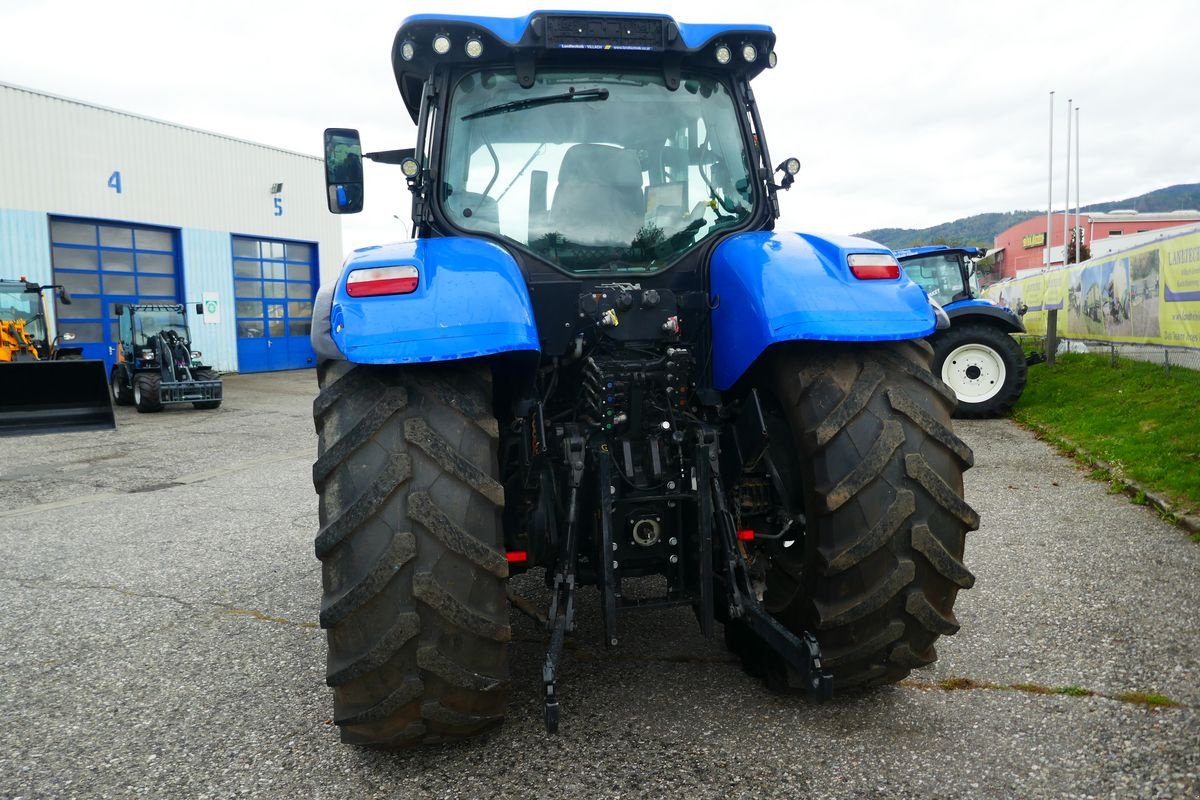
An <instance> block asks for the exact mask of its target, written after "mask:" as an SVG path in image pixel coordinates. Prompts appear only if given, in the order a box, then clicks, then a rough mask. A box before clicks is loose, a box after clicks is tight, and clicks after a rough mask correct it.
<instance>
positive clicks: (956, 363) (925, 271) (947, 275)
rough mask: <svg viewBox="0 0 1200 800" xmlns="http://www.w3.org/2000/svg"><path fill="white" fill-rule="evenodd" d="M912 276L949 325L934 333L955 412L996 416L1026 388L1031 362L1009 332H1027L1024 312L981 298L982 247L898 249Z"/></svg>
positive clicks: (936, 364) (936, 360) (937, 364)
mask: <svg viewBox="0 0 1200 800" xmlns="http://www.w3.org/2000/svg"><path fill="white" fill-rule="evenodd" d="M895 253H896V258H898V259H899V260H900V264H901V266H903V267H904V271H905V272H906V273H908V277H910V278H912V279H913V280H914V281H916V282H917V283H919V284H921V286H922V287H924V289H925V291H926V292H928V293H929V298H930V299H931V300H933V301H934V302H935V303H938V304H939V305H941V306H942V307H943V308H944V309H945V311H946V314H947V316H948V317H949V318H950V327H949V328H947V329H945V330H940V331H937V332H935V333H934V334H933V335H932V336H930V337H929V344H930V345H931V346H932V347H933V373H934V374H935V375H939V376H941V379H942V380H943V381H945V383H946V385H947V386H949V387H950V388H951V389H953V390H954V393H955V395H957V396H958V409H957V411H956V412H955V416H958V417H962V418H966V419H977V418H981V417H996V416H1000V415H1002V414H1004V413H1006V412H1007V411H1008V410H1009V409H1011V408H1012V407H1013V405H1014V404H1016V402H1017V400H1019V399H1020V397H1021V392H1023V391H1024V390H1025V381H1026V378H1027V376H1028V372H1029V370H1028V361H1027V359H1026V357H1025V354H1024V353H1023V352H1022V351H1021V346H1020V345H1019V344H1018V343H1017V340H1016V339H1014V338H1013V337H1012V336H1011V335H1010V334H1013V333H1024V332H1025V323H1024V322H1022V321H1021V314H1023V313H1024V309H1023V308H1022V309H1021V314H1018V313H1014V312H1013V311H1011V310H1009V309H1007V308H1003V307H1001V306H998V305H996V304H995V303H993V302H992V301H991V300H987V299H984V298H982V297H980V291H979V285H978V283H977V281H976V274H975V270H974V262H975V260H976V259H979V258H983V257H984V256H985V255H987V251H986V250H982V249H980V248H977V247H947V246H945V245H929V246H927V247H909V248H905V249H901V250H896V251H895Z"/></svg>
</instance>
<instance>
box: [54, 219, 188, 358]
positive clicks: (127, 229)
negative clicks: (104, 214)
mask: <svg viewBox="0 0 1200 800" xmlns="http://www.w3.org/2000/svg"><path fill="white" fill-rule="evenodd" d="M50 250H51V252H50V256H51V261H52V263H53V266H54V281H55V283H61V284H62V285H63V286H65V287H66V289H67V291H68V292H70V293H71V297H72V299H73V302H72V303H71V304H70V305H65V304H59V306H58V332H59V333H73V334H75V337H76V342H77V343H79V344H82V345H84V347H85V354H87V355H89V357H93V358H104V359H105V360H106V361H111V360H112V357H113V355H114V353H115V346H116V342H117V339H118V336H117V320H116V315H115V314H114V313H113V305H114V304H115V303H135V302H137V303H176V302H179V300H178V298H179V276H178V247H177V246H176V236H175V231H172V230H168V229H165V228H151V227H146V226H140V225H126V224H121V223H114V222H99V221H91V220H80V219H67V218H62V217H54V218H51V220H50Z"/></svg>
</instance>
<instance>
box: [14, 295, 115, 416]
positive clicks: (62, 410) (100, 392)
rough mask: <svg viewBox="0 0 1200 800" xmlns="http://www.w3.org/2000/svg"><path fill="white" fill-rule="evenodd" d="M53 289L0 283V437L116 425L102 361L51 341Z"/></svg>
mask: <svg viewBox="0 0 1200 800" xmlns="http://www.w3.org/2000/svg"><path fill="white" fill-rule="evenodd" d="M55 289H57V296H58V299H59V301H60V302H61V303H63V304H64V305H69V304H70V303H71V297H70V295H68V294H67V292H66V290H65V289H64V288H63V287H61V286H57V285H46V286H41V285H39V284H36V283H32V282H30V281H27V280H26V279H25V278H21V279H20V280H15V281H14V280H0V436H11V435H19V434H26V433H55V432H61V431H78V430H112V429H113V428H115V427H116V422H115V420H114V418H113V409H112V401H111V399H110V398H109V393H108V379H107V376H106V375H105V373H104V362H103V361H99V360H87V359H84V358H83V357H82V349H81V348H78V347H63V346H61V341H64V340H65V341H69V340H71V339H73V338H74V337H73V336H72V335H71V334H66V335H64V336H63V337H57V336H56V337H54V338H51V337H50V333H49V327H48V324H49V322H48V321H49V317H48V315H47V313H46V293H47V292H48V291H52V290H55Z"/></svg>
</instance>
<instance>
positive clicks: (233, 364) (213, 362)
mask: <svg viewBox="0 0 1200 800" xmlns="http://www.w3.org/2000/svg"><path fill="white" fill-rule="evenodd" d="M179 241H180V250H181V252H182V257H183V263H184V264H187V269H185V270H184V276H183V293H184V294H183V299H184V302H187V303H199V302H200V301H202V300H203V299H204V293H205V292H216V293H217V296H218V300H219V302H220V305H221V309H220V313H219V316H220V322H219V323H216V324H212V323H210V322H209V321H208V319H211V317H209V318H207V319H206V318H205V317H197V316H195V314H194V312H195V309H194V308H189V309H188V318H189V319H190V321H191V331H192V346H193V347H194V348H195V349H197V350H199V351H200V352H202V353H204V363H206V364H208V365H210V366H213V367H216V368H217V369H219V370H221V371H222V372H229V371H232V370H235V369H237V335H236V333H235V328H234V304H233V251H232V249H231V245H230V241H229V234H227V233H223V232H220V231H201V230H196V229H194V228H184V229H183V230H182V231H180V234H179Z"/></svg>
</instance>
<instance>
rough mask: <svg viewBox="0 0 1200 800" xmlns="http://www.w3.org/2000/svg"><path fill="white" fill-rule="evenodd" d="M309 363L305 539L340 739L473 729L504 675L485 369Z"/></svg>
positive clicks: (503, 566) (494, 464)
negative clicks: (316, 516)
mask: <svg viewBox="0 0 1200 800" xmlns="http://www.w3.org/2000/svg"><path fill="white" fill-rule="evenodd" d="M317 375H318V381H319V383H320V389H321V390H320V394H319V395H318V397H317V399H316V400H315V401H314V403H313V413H314V423H315V426H316V428H317V431H318V439H319V444H318V456H317V459H316V462H315V463H314V466H313V484H314V486H315V487H316V489H317V492H318V494H319V496H320V528H319V530H318V532H317V535H316V539H315V542H314V550H315V552H316V554H317V557H318V558H319V559H320V560H321V562H322V573H323V583H324V594H323V598H322V604H321V615H320V622H321V627H322V628H324V629H325V630H326V638H327V643H328V649H329V657H328V666H327V672H326V674H327V678H326V682H327V683H329V685H330V686H332V687H333V699H334V722H335V723H336V724H337V725H338V726H339V727H340V728H341V736H342V741H343V742H346V743H350V744H358V745H367V746H373V747H380V748H389V749H391V748H400V747H409V746H414V745H421V744H431V743H437V742H446V741H450V740H454V739H461V738H464V737H468V736H473V735H477V734H479V733H482V732H483V731H484V730H485V729H486V728H489V727H492V726H493V725H495V724H497V723H498V722H499V721H500V720H502V719H503V717H504V713H505V708H506V706H507V699H508V692H509V688H510V684H509V676H508V642H509V640H510V639H511V628H510V627H509V623H508V600H507V596H506V594H505V589H504V580H505V578H507V575H508V564H507V559H506V558H505V556H504V551H503V539H502V535H501V527H500V513H501V510H502V505H503V499H504V498H503V492H502V491H499V492H498V491H497V487H499V486H500V484H499V482H498V481H497V479H496V475H497V473H498V470H499V462H498V460H497V457H496V454H497V449H498V446H499V443H498V433H499V427H498V425H496V424H495V420H494V419H492V418H491V411H490V408H491V405H490V404H491V375H490V371H489V369H488V367H487V366H486V365H485V364H483V363H482V362H478V361H476V362H455V363H447V364H421V365H415V366H373V365H355V364H350V363H347V362H340V361H325V362H322V363H321V364H320V365H318V369H317ZM489 420H490V423H489Z"/></svg>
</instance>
